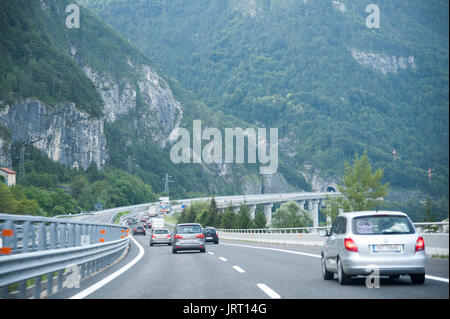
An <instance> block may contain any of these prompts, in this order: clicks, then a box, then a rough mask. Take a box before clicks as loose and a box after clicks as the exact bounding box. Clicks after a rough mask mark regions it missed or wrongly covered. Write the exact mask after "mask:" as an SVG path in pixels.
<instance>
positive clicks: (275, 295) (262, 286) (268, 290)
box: [256, 283, 281, 299]
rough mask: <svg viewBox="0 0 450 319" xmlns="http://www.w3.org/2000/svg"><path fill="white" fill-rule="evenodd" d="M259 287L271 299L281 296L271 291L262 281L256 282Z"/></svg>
mask: <svg viewBox="0 0 450 319" xmlns="http://www.w3.org/2000/svg"><path fill="white" fill-rule="evenodd" d="M256 285H257V286H258V288H259V289H261V290H262V291H264V292H265V293H266V294H267V295H268V296H269V297H270V298H272V299H280V298H281V296H280V295H279V294H277V293H276V292H275V291H273V290H272V289H271V288H270V287H269V286H267V285H266V284H263V283H259V284H256Z"/></svg>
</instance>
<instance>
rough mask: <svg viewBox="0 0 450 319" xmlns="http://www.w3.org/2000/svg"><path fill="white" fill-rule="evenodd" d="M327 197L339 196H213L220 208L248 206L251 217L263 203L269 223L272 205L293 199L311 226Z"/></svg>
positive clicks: (188, 201)
mask: <svg viewBox="0 0 450 319" xmlns="http://www.w3.org/2000/svg"><path fill="white" fill-rule="evenodd" d="M327 196H328V197H330V198H334V197H341V196H342V195H341V193H338V192H301V193H283V194H258V195H234V196H218V197H214V198H215V199H216V202H217V206H218V207H219V208H220V209H225V208H227V207H228V206H232V207H233V208H234V209H235V210H236V211H237V210H238V209H239V206H240V205H241V204H244V203H245V204H246V205H248V206H250V209H251V215H252V218H254V216H255V209H256V205H264V215H265V216H266V220H267V224H268V225H270V224H271V220H272V207H273V204H274V203H284V202H288V201H295V202H297V203H298V204H299V206H300V207H301V208H303V209H306V210H307V211H308V212H309V214H310V216H311V219H312V220H313V227H318V226H319V205H321V206H323V205H324V200H325V199H326V198H327ZM211 198H212V197H199V198H191V199H181V200H176V202H177V203H179V204H180V205H179V206H174V207H173V208H174V210H175V211H177V210H181V205H185V206H189V205H191V204H192V203H195V202H197V201H209V200H211Z"/></svg>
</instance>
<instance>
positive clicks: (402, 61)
mask: <svg viewBox="0 0 450 319" xmlns="http://www.w3.org/2000/svg"><path fill="white" fill-rule="evenodd" d="M350 51H351V53H352V57H353V59H355V60H356V62H358V63H359V64H361V65H369V66H371V67H372V68H374V69H375V70H377V71H379V72H381V73H383V74H388V73H394V74H397V71H398V70H399V69H417V65H416V62H415V60H414V56H409V57H407V58H406V57H396V56H388V55H387V54H379V53H370V52H363V51H358V50H356V49H351V50H350Z"/></svg>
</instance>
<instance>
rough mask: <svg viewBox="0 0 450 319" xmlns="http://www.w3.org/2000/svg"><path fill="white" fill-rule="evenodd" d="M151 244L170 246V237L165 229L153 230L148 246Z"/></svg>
mask: <svg viewBox="0 0 450 319" xmlns="http://www.w3.org/2000/svg"><path fill="white" fill-rule="evenodd" d="M153 244H166V245H169V246H170V245H172V236H171V235H170V233H169V231H168V230H167V229H164V228H161V229H153V231H152V236H151V237H150V246H153Z"/></svg>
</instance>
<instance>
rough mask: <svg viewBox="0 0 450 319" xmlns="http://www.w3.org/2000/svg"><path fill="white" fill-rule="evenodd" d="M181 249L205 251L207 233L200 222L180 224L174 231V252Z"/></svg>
mask: <svg viewBox="0 0 450 319" xmlns="http://www.w3.org/2000/svg"><path fill="white" fill-rule="evenodd" d="M180 250H200V252H202V253H204V252H205V251H206V248H205V235H204V234H203V228H202V226H201V225H200V224H197V223H191V224H178V225H177V226H176V227H175V230H174V232H173V242H172V253H173V254H176V253H177V252H178V251H180Z"/></svg>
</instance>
